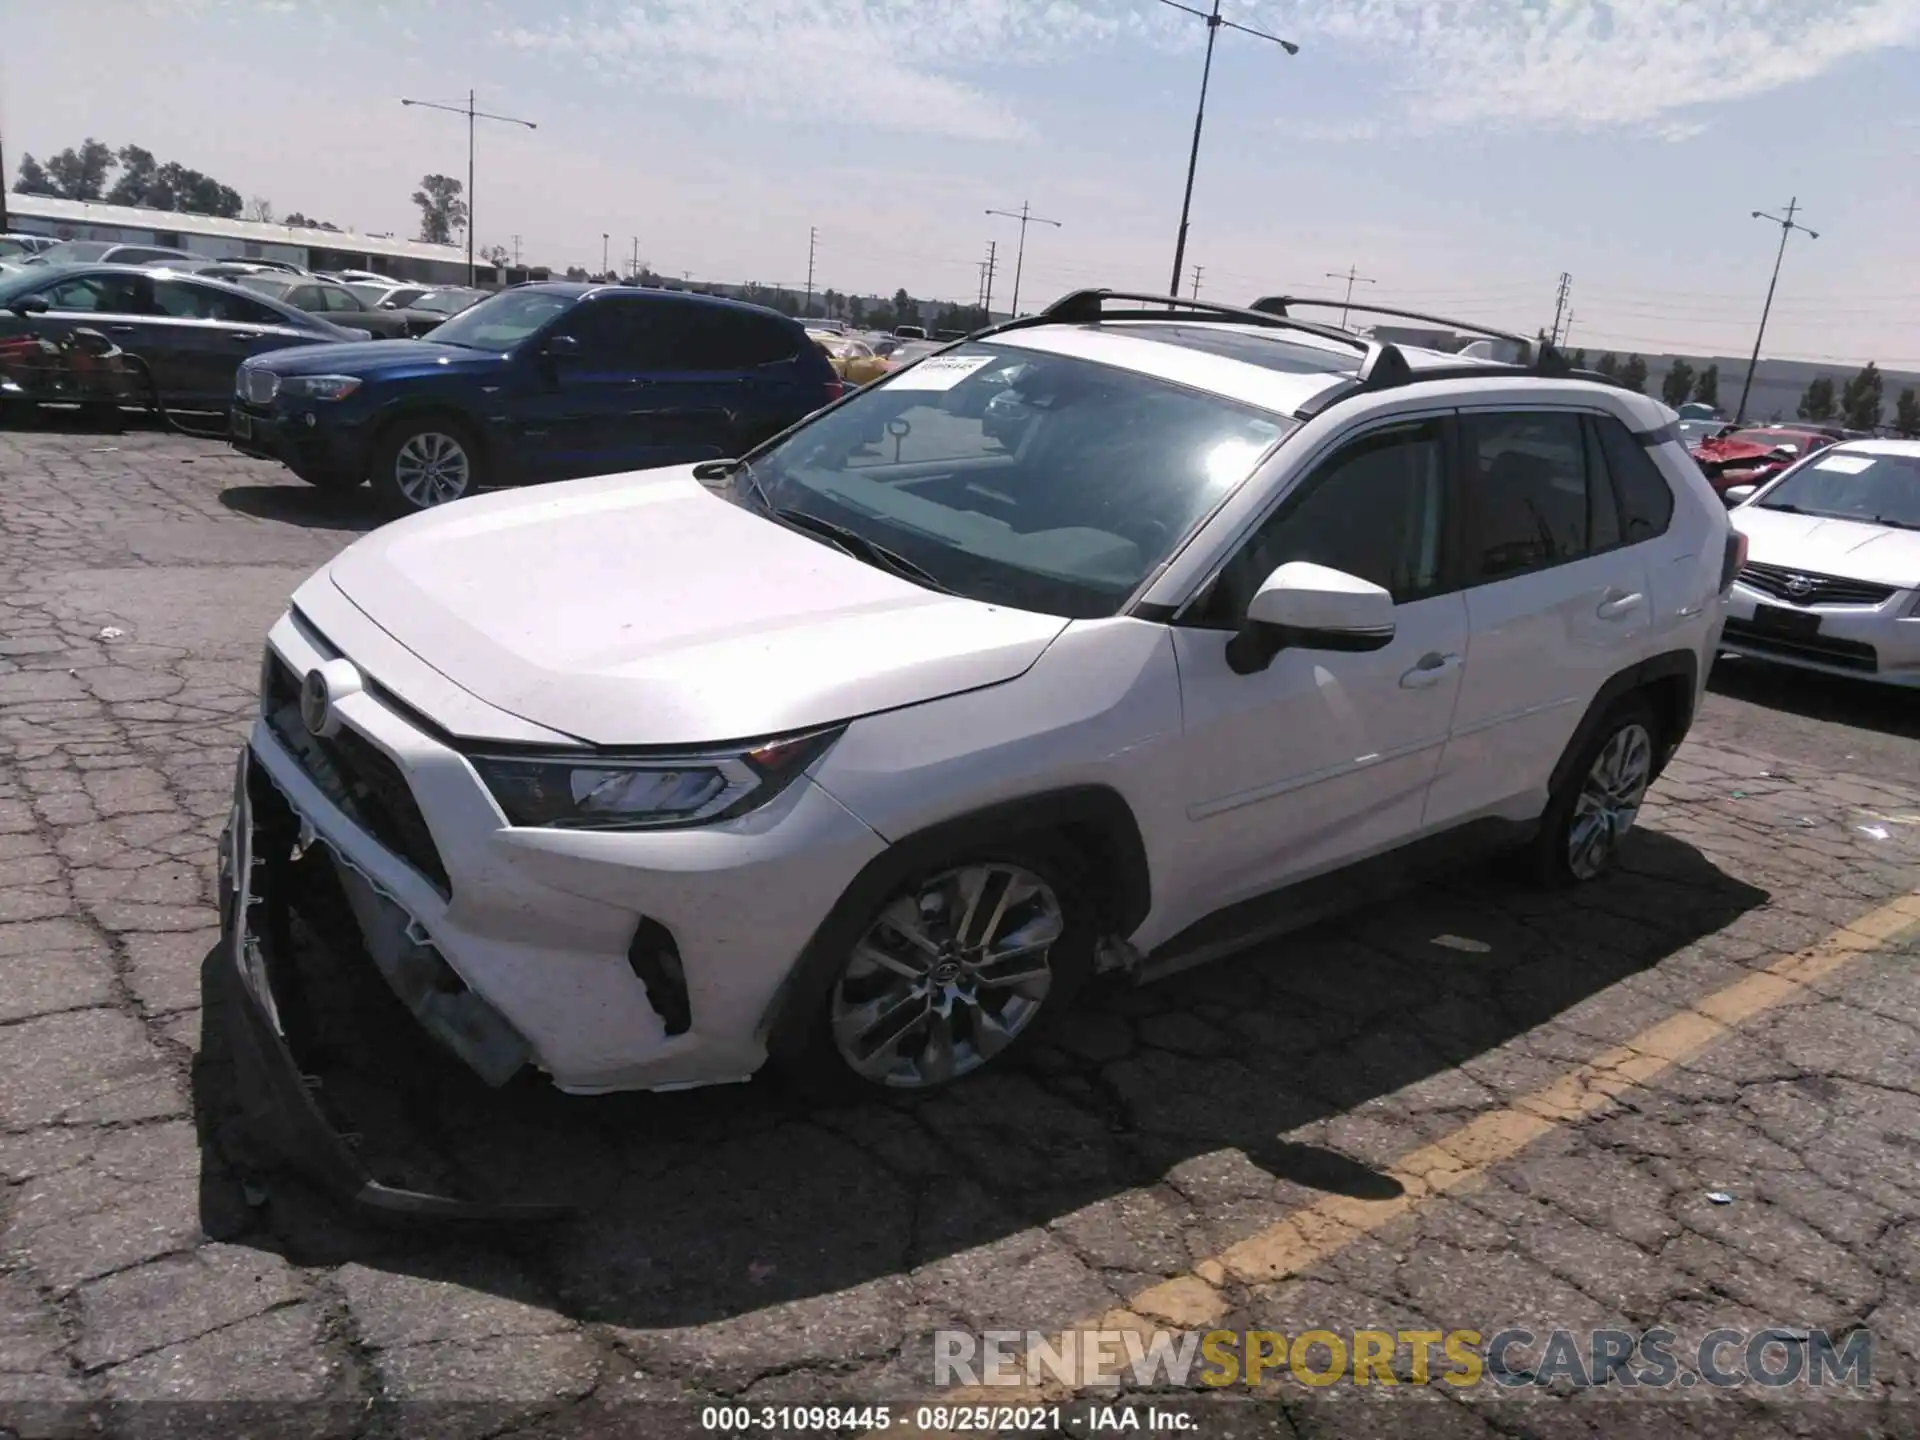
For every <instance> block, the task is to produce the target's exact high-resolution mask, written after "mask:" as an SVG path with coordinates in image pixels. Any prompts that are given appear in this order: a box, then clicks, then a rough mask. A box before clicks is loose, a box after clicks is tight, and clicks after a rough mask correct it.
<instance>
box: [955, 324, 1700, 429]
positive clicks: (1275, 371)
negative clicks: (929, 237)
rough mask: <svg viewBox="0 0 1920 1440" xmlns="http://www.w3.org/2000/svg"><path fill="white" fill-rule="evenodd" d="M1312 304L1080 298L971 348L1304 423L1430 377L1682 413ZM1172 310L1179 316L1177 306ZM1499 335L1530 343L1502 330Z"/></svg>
mask: <svg viewBox="0 0 1920 1440" xmlns="http://www.w3.org/2000/svg"><path fill="white" fill-rule="evenodd" d="M1110 301H1121V302H1125V301H1138V302H1142V304H1141V306H1140V308H1134V309H1128V310H1121V311H1115V312H1112V313H1109V312H1107V311H1106V309H1105V305H1106V303H1107V302H1110ZM1310 303H1318V302H1307V301H1283V300H1280V299H1278V298H1276V299H1274V300H1271V301H1266V300H1263V301H1259V302H1256V306H1255V307H1253V308H1249V309H1241V308H1239V307H1236V306H1228V305H1209V304H1206V303H1203V302H1196V301H1186V300H1174V301H1169V300H1168V299H1166V298H1164V297H1149V296H1144V295H1131V294H1124V293H1115V292H1108V291H1081V292H1077V293H1076V294H1073V295H1069V296H1067V297H1066V298H1065V299H1063V300H1060V301H1059V302H1057V303H1056V304H1054V305H1052V306H1050V307H1048V309H1047V310H1044V311H1042V312H1040V313H1039V314H1037V315H1033V316H1029V317H1026V318H1023V319H1020V320H1015V321H1010V322H1008V323H1006V324H1004V325H1000V326H996V327H994V328H993V329H990V330H986V331H982V332H980V333H979V334H977V335H975V336H974V337H973V340H974V342H975V343H978V344H986V345H993V346H1008V347H1013V348H1018V349H1022V350H1034V351H1041V352H1045V353H1049V354H1055V355H1062V356H1068V357H1072V358H1078V359H1084V360H1090V361H1093V362H1095V363H1099V364H1107V365H1113V366H1117V367H1119V368H1122V369H1127V370H1133V371H1137V372H1139V373H1142V374H1147V375H1152V376H1154V377H1155V378H1157V379H1164V380H1168V381H1171V382H1173V383H1175V384H1180V385H1188V386H1192V387H1194V388H1196V389H1203V390H1209V391H1212V392H1214V393H1216V394H1219V395H1223V396H1226V397H1228V398H1231V399H1236V400H1240V401H1242V402H1243V403H1246V404H1250V405H1257V406H1259V407H1261V408H1263V409H1268V410H1274V411H1278V412H1280V413H1282V414H1288V415H1297V416H1299V417H1300V418H1302V419H1306V418H1310V417H1311V416H1312V415H1314V414H1318V413H1319V412H1320V411H1321V410H1324V409H1325V408H1327V406H1329V405H1331V404H1333V403H1335V402H1337V401H1338V400H1342V399H1345V398H1347V397H1349V396H1351V395H1353V394H1357V393H1366V392H1380V391H1387V390H1393V389H1397V388H1400V387H1403V386H1406V385H1410V384H1416V383H1421V382H1423V381H1431V382H1435V383H1436V384H1444V385H1445V386H1446V390H1444V391H1442V392H1441V393H1459V394H1462V395H1463V396H1464V395H1467V394H1471V393H1472V391H1473V390H1474V388H1475V387H1477V386H1484V385H1486V384H1487V383H1489V382H1491V383H1493V384H1497V385H1499V386H1500V387H1501V388H1502V389H1503V390H1505V389H1511V388H1513V387H1514V386H1516V385H1519V386H1520V387H1522V388H1524V389H1528V390H1532V389H1535V388H1538V389H1539V390H1540V391H1541V392H1542V393H1543V394H1557V395H1560V396H1563V397H1567V398H1573V397H1578V396H1587V397H1592V396H1594V395H1595V394H1596V393H1597V394H1600V395H1605V396H1608V397H1610V398H1611V399H1613V400H1614V401H1615V402H1616V405H1615V406H1614V407H1613V408H1621V409H1625V410H1627V411H1629V412H1630V413H1633V414H1635V415H1636V418H1638V419H1639V420H1640V421H1642V422H1643V424H1644V425H1645V426H1647V427H1657V426H1661V425H1665V424H1667V423H1669V422H1671V421H1672V420H1673V419H1674V415H1673V412H1672V411H1670V410H1667V409H1666V408H1665V407H1664V406H1662V405H1660V404H1659V402H1657V401H1655V400H1652V399H1650V398H1649V397H1647V396H1645V395H1643V394H1638V393H1635V392H1630V391H1626V390H1623V389H1620V388H1619V387H1618V386H1616V385H1613V384H1611V383H1610V382H1608V381H1607V380H1606V379H1605V377H1603V376H1599V375H1593V374H1588V373H1585V372H1579V371H1575V370H1573V369H1572V367H1571V366H1570V365H1569V364H1568V363H1567V362H1566V360H1565V359H1564V357H1562V356H1561V355H1559V354H1558V352H1556V351H1553V350H1552V349H1551V348H1550V347H1543V349H1542V351H1541V354H1540V356H1539V358H1538V359H1537V360H1536V361H1534V362H1532V363H1526V364H1522V363H1514V362H1507V361H1500V360H1493V359H1483V358H1480V357H1476V356H1465V355H1457V354H1451V353H1448V352H1446V351H1440V350H1428V349H1422V348H1420V347H1417V346H1411V345H1396V344H1384V343H1380V342H1377V341H1374V340H1370V339H1369V338H1367V337H1365V336H1361V335H1355V334H1353V333H1352V332H1350V331H1345V330H1340V329H1337V328H1336V327H1333V326H1329V325H1316V324H1312V323H1309V322H1306V321H1300V320H1294V319H1291V318H1290V317H1289V316H1288V314H1287V313H1286V309H1285V306H1287V305H1289V304H1302V305H1304V304H1310ZM1335 303H1336V305H1337V302H1335ZM1170 305H1171V306H1177V307H1178V308H1177V309H1170V308H1167V307H1169V306H1170ZM1149 306H1157V307H1161V308H1158V309H1153V308H1148V307H1149ZM1268 307H1274V308H1268ZM1354 308H1355V309H1362V308H1369V307H1361V306H1355V307H1354ZM1371 308H1378V307H1371ZM1383 313H1388V314H1400V313H1410V312H1399V311H1385V312H1383ZM1416 318H1420V319H1423V320H1425V319H1432V318H1435V317H1428V316H1419V317H1416ZM1448 323H1454V322H1448ZM1460 328H1463V329H1469V330H1471V329H1474V328H1477V327H1473V326H1461V327H1460ZM1498 338H1500V339H1503V340H1510V341H1514V340H1517V341H1518V343H1520V344H1527V343H1528V342H1526V341H1524V340H1519V337H1515V336H1508V335H1504V334H1500V335H1499V336H1498ZM1429 393H1431V392H1429ZM1635 402H1638V403H1635ZM1636 428H1640V427H1636Z"/></svg>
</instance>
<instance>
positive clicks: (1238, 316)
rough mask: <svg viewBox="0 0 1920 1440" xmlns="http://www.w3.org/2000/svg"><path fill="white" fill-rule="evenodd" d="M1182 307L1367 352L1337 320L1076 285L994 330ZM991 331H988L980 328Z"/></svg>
mask: <svg viewBox="0 0 1920 1440" xmlns="http://www.w3.org/2000/svg"><path fill="white" fill-rule="evenodd" d="M1109 300H1131V301H1134V302H1136V303H1137V304H1138V305H1141V306H1147V307H1152V308H1145V309H1135V310H1109V309H1107V308H1106V302H1107V301H1109ZM1180 311H1187V312H1190V313H1191V315H1192V317H1193V318H1195V319H1204V318H1207V317H1209V316H1211V317H1213V318H1216V319H1220V320H1237V321H1238V322H1239V323H1240V324H1242V325H1262V326H1265V327H1266V328H1268V329H1270V330H1298V331H1300V332H1301V333H1302V334H1306V335H1318V336H1319V337H1320V338H1321V339H1323V340H1337V341H1339V342H1340V343H1341V344H1343V345H1348V346H1351V347H1352V348H1353V349H1355V350H1360V351H1365V349H1366V348H1367V342H1366V341H1365V340H1363V339H1362V338H1361V337H1359V336H1358V335H1355V334H1353V333H1352V332H1351V331H1347V330H1341V329H1339V328H1337V327H1335V326H1332V325H1316V324H1314V322H1313V321H1311V320H1292V319H1289V318H1288V317H1287V316H1285V315H1273V314H1270V313H1267V312H1264V311H1260V310H1249V309H1247V308H1246V307H1245V306H1241V305H1222V304H1220V303H1219V302H1217V301H1213V300H1183V299H1181V298H1180V297H1179V296H1177V295H1153V294H1150V293H1148V292H1146V291H1144V290H1075V291H1072V292H1070V293H1069V294H1066V295H1062V296H1061V297H1060V298H1059V299H1058V300H1056V301H1054V302H1053V304H1051V305H1049V306H1047V307H1046V309H1044V310H1039V311H1036V312H1035V313H1034V314H1032V315H1022V316H1021V317H1020V318H1019V319H1017V320H1003V321H1001V322H1000V323H999V324H998V325H995V326H993V327H992V329H991V333H993V334H996V335H997V334H999V333H1001V332H1002V331H1006V330H1015V329H1022V330H1023V329H1027V328H1030V327H1032V326H1034V325H1099V324H1101V323H1103V322H1107V321H1114V320H1119V321H1127V320H1177V319H1179V318H1180V314H1179V312H1180ZM979 333H980V334H983V335H984V334H987V333H989V332H988V331H985V330H983V331H981V332H979Z"/></svg>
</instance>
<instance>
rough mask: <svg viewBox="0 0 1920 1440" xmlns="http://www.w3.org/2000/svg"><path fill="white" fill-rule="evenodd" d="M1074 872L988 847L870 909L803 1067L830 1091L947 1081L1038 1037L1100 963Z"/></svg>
mask: <svg viewBox="0 0 1920 1440" xmlns="http://www.w3.org/2000/svg"><path fill="white" fill-rule="evenodd" d="M1093 952H1094V925H1093V917H1092V914H1091V911H1090V909H1089V907H1088V905H1087V903H1086V901H1085V900H1084V898H1083V891H1082V889H1081V887H1080V886H1079V885H1078V883H1077V881H1076V875H1075V871H1074V867H1073V866H1072V864H1071V862H1070V861H1069V860H1068V859H1067V858H1066V857H1065V856H1062V855H1057V854H1055V853H1053V852H1052V851H1051V850H1050V849H1047V848H1045V847H1040V846H1031V845H1025V844H1007V845H1004V846H992V847H981V848H978V849H974V850H971V851H970V852H969V853H967V854H964V855H960V856H956V857H955V858H953V859H952V860H949V861H947V862H944V863H942V864H939V865H937V866H932V867H929V868H927V869H925V870H922V871H920V872H918V873H916V874H914V875H912V876H910V877H908V878H907V879H906V880H904V881H903V882H902V883H900V884H899V885H896V886H895V887H894V888H893V890H892V891H890V892H889V894H888V896H887V898H886V899H885V900H883V901H881V902H880V904H879V905H878V906H877V907H876V908H875V909H874V911H873V912H872V913H871V914H870V915H869V916H868V918H867V921H866V924H865V926H864V927H863V928H862V930H861V932H860V936H859V938H858V939H857V940H856V941H855V942H854V944H853V946H852V947H851V949H850V950H849V951H848V953H847V954H846V956H845V957H844V959H843V960H842V962H841V966H840V970H839V973H838V974H837V975H836V976H835V978H834V981H833V984H832V986H831V987H830V988H829V990H828V992H827V995H826V997H825V1000H824V1002H823V1004H822V1006H821V1011H820V1014H819V1015H818V1017H817V1018H816V1021H815V1025H814V1033H813V1036H812V1042H811V1044H810V1046H809V1049H808V1064H807V1067H806V1068H807V1070H808V1071H809V1072H810V1073H811V1076H812V1078H814V1079H815V1080H816V1081H820V1082H825V1083H826V1084H828V1085H829V1086H830V1087H831V1088H835V1089H839V1090H842V1091H844V1090H846V1089H856V1090H865V1091H867V1092H868V1093H871V1091H872V1089H874V1088H880V1089H886V1090H892V1091H897V1092H926V1091H931V1090H937V1089H941V1088H943V1087H945V1086H947V1085H950V1084H952V1083H954V1082H955V1081H958V1080H962V1079H964V1078H965V1077H967V1076H968V1075H972V1074H975V1073H977V1072H978V1071H980V1070H982V1069H984V1068H986V1067H987V1066H988V1065H990V1064H993V1063H995V1062H1001V1061H1004V1060H1005V1058H1006V1057H1007V1056H1009V1055H1013V1054H1016V1053H1018V1052H1019V1051H1021V1050H1023V1049H1024V1048H1026V1047H1027V1046H1028V1045H1030V1044H1031V1043H1032V1042H1033V1039H1034V1037H1035V1035H1037V1034H1039V1033H1041V1032H1042V1029H1043V1027H1044V1023H1045V1022H1047V1021H1050V1020H1051V1019H1052V1018H1054V1017H1056V1016H1058V1015H1060V1014H1061V1013H1063V1012H1064V1011H1065V1010H1066V1009H1067V1008H1068V1006H1069V1005H1070V1004H1071V1003H1072V1001H1073V999H1074V997H1075V996H1076V995H1077V993H1078V992H1079V990H1080V989H1081V987H1082V986H1084V985H1085V983H1086V981H1087V977H1088V976H1089V975H1090V974H1091V973H1092V970H1093Z"/></svg>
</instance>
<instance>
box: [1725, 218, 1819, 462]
mask: <svg viewBox="0 0 1920 1440" xmlns="http://www.w3.org/2000/svg"><path fill="white" fill-rule="evenodd" d="M1799 209H1800V197H1799V196H1798V195H1796V196H1794V197H1793V198H1792V199H1791V200H1789V201H1787V213H1786V214H1785V215H1769V214H1767V212H1766V211H1764V210H1756V211H1754V212H1753V218H1754V219H1756V220H1771V221H1772V222H1773V223H1774V224H1776V225H1778V226H1779V227H1780V249H1779V250H1778V251H1777V252H1776V253H1775V254H1774V257H1773V278H1772V279H1771V280H1769V281H1768V282H1767V303H1766V304H1765V305H1763V306H1761V307H1760V328H1759V329H1758V330H1757V331H1755V332H1754V336H1753V354H1752V356H1751V357H1750V358H1749V359H1748V360H1747V383H1746V384H1744V385H1742V386H1741V387H1740V408H1739V409H1738V410H1737V411H1735V412H1734V416H1733V423H1734V424H1736V425H1738V424H1740V423H1741V422H1742V421H1744V420H1745V419H1746V418H1747V396H1748V395H1750V394H1751V393H1752V392H1753V372H1754V369H1755V367H1757V366H1758V365H1759V364H1760V342H1761V340H1762V339H1763V338H1765V336H1766V333H1767V316H1768V315H1770V314H1772V313H1773V287H1774V286H1776V285H1778V284H1779V283H1780V262H1781V261H1782V260H1784V259H1786V257H1787V237H1788V236H1789V235H1791V234H1793V232H1794V231H1796V230H1799V231H1802V232H1803V233H1804V234H1805V235H1806V237H1807V238H1808V239H1809V240H1818V239H1819V238H1820V232H1819V231H1817V230H1808V229H1807V227H1806V226H1804V225H1801V224H1798V223H1796V222H1795V220H1794V218H1793V217H1794V216H1795V215H1796V214H1797V213H1798V212H1799Z"/></svg>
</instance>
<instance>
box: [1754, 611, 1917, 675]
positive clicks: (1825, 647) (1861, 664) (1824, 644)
mask: <svg viewBox="0 0 1920 1440" xmlns="http://www.w3.org/2000/svg"><path fill="white" fill-rule="evenodd" d="M1724 638H1725V639H1727V640H1729V641H1733V642H1736V643H1737V644H1738V645H1739V646H1740V647H1741V648H1742V649H1744V650H1751V651H1753V652H1754V653H1756V654H1766V655H1778V656H1780V657H1782V658H1783V659H1788V660H1815V661H1818V662H1819V663H1820V664H1822V665H1834V666H1837V667H1839V668H1840V669H1842V670H1858V671H1860V672H1861V673H1862V674H1867V675H1872V674H1874V673H1876V672H1877V671H1878V670H1879V669H1880V652H1879V651H1878V650H1875V649H1874V648H1873V646H1871V645H1867V644H1864V643H1862V642H1861V641H1858V640H1837V639H1835V638H1833V637H1832V636H1829V635H1782V634H1780V633H1779V632H1778V631H1776V630H1762V629H1760V628H1759V627H1758V626H1756V625H1754V624H1753V623H1752V622H1751V621H1749V620H1733V619H1729V620H1728V621H1727V628H1726V632H1725V635H1724Z"/></svg>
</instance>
